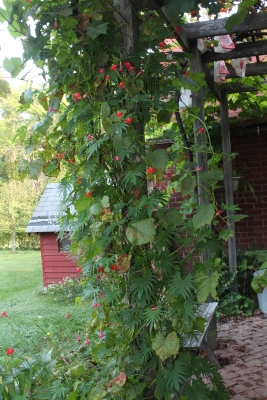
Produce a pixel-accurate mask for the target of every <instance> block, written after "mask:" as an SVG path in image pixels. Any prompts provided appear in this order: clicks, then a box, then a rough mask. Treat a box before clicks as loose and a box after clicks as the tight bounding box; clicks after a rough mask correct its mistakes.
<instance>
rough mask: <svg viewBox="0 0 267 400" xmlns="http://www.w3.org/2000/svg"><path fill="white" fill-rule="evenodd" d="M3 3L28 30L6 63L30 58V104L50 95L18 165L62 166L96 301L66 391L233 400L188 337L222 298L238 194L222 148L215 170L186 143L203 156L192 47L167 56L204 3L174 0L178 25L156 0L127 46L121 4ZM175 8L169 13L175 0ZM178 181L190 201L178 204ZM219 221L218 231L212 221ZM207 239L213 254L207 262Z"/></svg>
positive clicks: (14, 28)
mask: <svg viewBox="0 0 267 400" xmlns="http://www.w3.org/2000/svg"><path fill="white" fill-rule="evenodd" d="M157 3H158V2H157ZM185 3H186V4H185ZM202 3H203V4H202V5H203V7H205V6H206V5H207V4H206V3H205V2H202ZM218 4H219V3H218ZM218 4H217V3H216V2H214V3H213V4H212V6H211V7H210V12H218V10H219V9H220V5H219V6H218ZM4 5H5V9H3V8H2V9H0V15H1V21H4V20H7V21H8V23H9V30H10V33H11V34H12V35H13V36H14V37H18V36H21V37H22V44H23V49H24V53H23V59H22V60H19V59H17V58H16V59H13V60H9V59H6V60H5V61H4V66H5V68H6V69H7V70H8V71H9V72H10V73H11V75H12V76H16V75H17V74H18V73H19V71H20V68H21V65H24V64H25V63H26V62H27V61H28V60H30V59H32V60H34V62H35V64H36V65H37V66H38V67H39V68H40V69H41V70H42V75H43V78H44V79H45V80H46V83H45V84H44V85H43V87H42V88H41V90H40V89H36V88H35V86H34V84H29V87H28V89H27V90H26V91H25V92H24V93H23V95H22V97H21V106H20V109H21V110H22V111H25V110H27V109H28V108H29V107H31V105H32V104H33V103H34V102H39V103H40V104H41V105H42V106H43V108H44V109H45V110H46V111H47V114H46V117H45V118H44V120H43V121H41V122H39V123H37V124H36V125H35V126H34V128H33V130H32V131H31V132H28V130H27V127H26V126H22V127H21V128H20V129H19V131H18V136H20V137H21V138H22V139H24V140H25V146H26V150H27V153H28V157H27V158H25V159H24V160H22V161H21V164H20V172H21V175H22V176H24V175H26V174H30V176H31V177H32V178H35V177H37V176H38V175H39V174H40V172H41V171H43V172H44V173H45V174H46V175H48V176H51V177H56V176H58V174H62V175H64V176H63V179H62V180H61V185H60V187H61V191H62V193H63V195H64V202H63V204H62V210H63V212H62V217H61V227H62V228H61V229H62V232H64V231H68V232H70V236H71V241H72V252H73V254H74V255H76V256H77V257H78V259H79V265H80V268H82V271H83V275H82V278H81V284H82V285H83V289H84V290H83V295H82V296H81V297H79V298H78V299H77V302H78V303H79V302H80V301H83V299H86V300H87V301H89V304H91V306H89V307H90V332H88V336H87V345H88V348H87V350H86V352H85V353H84V358H83V359H82V361H81V362H80V364H79V365H76V366H73V364H71V365H72V367H73V368H76V369H75V371H76V372H75V371H74V370H72V372H71V373H70V366H69V365H68V362H69V363H73V358H72V361H70V360H67V361H66V364H64V368H65V370H64V371H63V372H62V369H61V373H60V375H57V379H58V380H59V381H60V384H61V387H64V385H65V387H67V388H69V391H68V397H67V398H68V399H69V400H73V399H74V400H75V399H125V400H126V399H127V400H129V399H159V400H160V399H166V400H167V399H178V398H180V399H190V400H192V399H199V400H200V399H215V398H216V399H224V400H225V399H227V398H228V394H227V391H226V389H225V388H224V385H223V381H222V379H221V377H220V375H219V373H218V372H217V371H216V369H215V367H214V366H213V365H211V364H210V363H209V362H208V361H207V360H206V359H203V358H199V357H197V356H194V355H193V354H191V353H190V352H189V351H188V350H187V349H186V348H185V347H184V344H185V337H186V336H188V335H189V336H192V335H194V334H195V333H196V332H201V331H203V329H204V322H205V321H204V320H203V318H202V317H201V316H200V315H199V313H198V305H199V304H201V303H203V302H205V301H206V300H207V298H208V296H212V297H213V298H214V299H216V286H217V283H218V278H219V272H220V259H219V258H218V257H216V251H218V250H219V249H221V247H222V240H226V239H227V238H228V237H229V235H231V234H232V232H231V231H230V230H229V229H227V225H226V226H225V224H224V223H223V219H222V213H223V211H224V210H226V208H227V205H224V204H222V205H218V204H217V203H216V199H215V196H214V189H216V188H217V187H219V185H220V181H221V180H222V179H223V173H222V171H221V169H220V168H219V167H218V165H219V163H220V161H221V159H222V157H221V155H220V154H219V155H218V154H215V153H214V152H213V149H212V146H211V143H209V144H208V145H207V146H206V147H205V151H207V152H208V154H209V159H210V162H209V170H208V171H203V169H202V168H201V167H200V166H199V165H198V164H196V162H195V161H194V157H193V161H192V160H189V159H188V151H189V148H188V147H187V145H188V143H190V144H191V148H190V152H191V153H192V154H193V155H194V154H195V152H196V151H198V150H199V149H197V148H196V146H195V145H194V144H193V142H192V137H193V129H192V121H193V119H194V118H195V115H197V112H198V110H195V109H192V108H191V109H190V112H188V113H184V117H183V119H184V124H185V126H186V129H187V132H188V134H187V138H188V143H185V141H184V140H183V139H182V138H181V136H180V131H179V129H178V126H177V124H176V122H175V121H174V119H173V117H172V116H173V114H174V113H175V112H179V104H178V103H177V94H179V92H180V91H181V90H182V89H190V90H192V92H193V93H194V92H197V91H198V90H199V88H201V87H202V86H204V85H205V81H204V76H203V74H202V73H191V72H190V69H189V67H188V63H187V60H185V58H187V56H185V54H184V53H176V58H175V61H173V60H172V58H171V57H168V58H166V53H167V54H170V53H171V51H172V49H173V48H174V47H176V48H177V47H178V43H177V41H176V35H177V32H180V26H182V24H183V23H184V18H183V14H184V12H189V11H190V10H191V9H192V8H193V7H194V6H195V3H194V2H193V1H192V2H191V1H190V2H188V4H187V2H184V3H183V4H179V6H178V5H177V4H176V5H175V7H176V8H175V10H176V15H180V16H179V17H178V18H177V19H176V20H175V23H174V25H173V26H170V25H169V24H166V23H165V21H164V18H163V17H164V16H163V15H162V13H160V12H159V11H157V10H150V11H149V10H145V11H141V12H139V23H140V27H139V28H140V35H139V38H138V39H137V43H136V46H135V47H136V48H135V49H133V51H132V52H129V53H124V52H123V46H124V36H123V31H122V25H123V24H122V23H121V22H118V17H120V18H123V16H122V15H121V12H120V10H119V8H118V7H117V5H116V2H114V4H113V2H111V1H101V0H92V1H89V2H88V1H82V0H80V1H72V2H64V1H58V2H57V1H54V0H51V1H50V2H40V1H39V0H31V1H28V0H26V1H24V0H15V1H14V2H12V3H11V2H8V1H4ZM166 7H167V6H166ZM168 7H169V9H167V11H168V12H169V13H170V11H171V10H172V7H174V2H173V1H169V3H168ZM177 7H178V9H177ZM135 10H136V12H137V9H135ZM166 39H168V40H166ZM188 57H189V56H188ZM178 97H179V96H178ZM200 129H202V130H204V129H206V126H205V123H204V121H203V127H202V128H200ZM146 131H149V133H150V137H151V134H152V135H153V132H155V133H156V132H160V133H161V135H162V136H163V137H172V138H174V145H173V146H172V147H171V148H169V149H167V150H166V149H164V148H161V147H160V146H158V145H157V142H156V141H152V142H151V141H148V142H146ZM190 135H191V136H190ZM203 146H204V145H203ZM203 149H204V147H203V148H202V149H200V150H201V151H203ZM62 175H61V176H62ZM197 175H198V176H200V177H201V182H203V184H204V183H205V184H207V183H208V184H209V185H210V193H209V196H210V203H209V204H208V205H201V206H198V202H197V196H196V185H197V179H196V177H197ZM148 187H149V191H148V189H147V188H148ZM205 187H206V186H205ZM178 192H179V193H181V198H180V207H179V208H178V207H177V205H176V207H172V206H170V204H171V201H172V198H173V196H174V193H178ZM220 221H221V222H222V229H221V231H220V233H217V234H214V231H212V230H211V229H210V225H211V224H213V225H214V226H215V227H216V225H217V224H219V223H220ZM205 249H209V251H211V257H210V258H209V259H208V261H207V262H206V263H202V262H201V259H200V257H199V255H200V254H201V252H202V251H203V250H205ZM197 256H198V257H197ZM62 368H63V367H62ZM203 378H208V380H209V381H210V384H209V385H207V384H206V383H205V382H204V381H203ZM39 390H41V389H40V388H39V387H38V385H36V383H35V385H34V390H33V393H32V394H31V395H32V398H40V397H38V391H39ZM47 390H48V392H49V389H47ZM64 393H65V392H64ZM35 396H36V397H35ZM64 396H66V394H64ZM4 398H5V397H4ZM42 398H46V397H42ZM47 398H48V397H47ZM49 398H51V397H49ZM65 398H66V397H65Z"/></svg>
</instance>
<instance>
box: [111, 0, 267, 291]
mask: <svg viewBox="0 0 267 400" xmlns="http://www.w3.org/2000/svg"><path fill="white" fill-rule="evenodd" d="M152 2H153V1H152ZM115 3H116V5H117V6H118V8H119V11H120V15H117V16H116V18H117V19H118V20H119V22H120V23H122V24H123V36H124V52H125V53H129V52H130V51H132V50H134V48H135V43H136V41H137V38H138V28H137V27H138V16H137V15H138V13H137V7H138V8H140V7H141V6H142V4H143V2H142V1H137V0H134V1H133V0H132V1H131V0H116V2H115ZM150 3H151V2H150ZM153 3H155V2H153ZM156 3H157V4H158V3H159V2H158V1H157V2H156ZM160 3H161V7H158V8H160V9H159V11H158V12H159V13H160V14H161V15H162V16H163V17H164V19H165V21H166V23H167V24H168V25H169V26H170V27H171V26H172V22H171V21H170V19H169V18H168V15H167V14H166V12H165V8H164V7H162V6H164V5H165V4H166V3H167V1H166V0H165V1H163V2H160ZM227 20H228V18H223V19H217V20H208V21H204V22H203V21H202V22H194V23H187V24H184V25H183V26H182V27H181V29H180V32H178V33H177V36H178V38H177V40H178V42H179V44H180V46H181V47H182V49H183V51H184V52H187V53H191V54H192V55H193V56H194V58H193V60H191V61H190V69H191V71H192V72H204V74H205V79H206V83H207V85H208V86H209V88H210V90H211V91H212V93H213V94H214V96H215V98H216V99H217V100H218V101H219V102H220V110H221V136H222V149H223V154H224V186H225V198H226V203H227V204H228V205H230V206H231V205H233V204H234V200H233V183H232V161H231V158H230V155H231V142H230V125H229V117H228V100H227V95H228V94H229V93H238V92H239V93H241V92H247V91H253V90H254V88H252V87H248V86H244V85H243V86H242V85H227V83H226V84H223V85H221V86H219V85H218V84H217V83H215V82H214V77H213V72H212V71H211V70H210V68H209V67H208V66H207V64H209V63H211V62H214V61H219V60H228V59H235V58H242V57H245V58H247V57H256V60H257V62H256V63H253V65H251V64H248V65H247V66H246V77H247V76H256V75H266V74H267V63H265V62H261V61H260V57H259V56H260V55H265V54H267V40H265V36H267V33H265V32H264V29H267V16H266V14H260V13H255V14H251V15H248V16H247V18H246V19H245V20H244V21H243V22H242V23H241V24H239V25H236V26H235V27H234V28H233V30H232V32H231V35H233V36H234V37H235V38H236V39H237V40H238V37H239V36H240V35H242V37H243V38H244V37H245V38H246V39H247V42H245V43H237V44H236V45H235V49H233V50H231V51H229V52H227V53H215V52H214V51H207V52H205V53H204V54H200V52H199V50H198V47H197V39H201V38H202V39H204V38H212V37H214V36H221V35H226V34H228V33H229V32H228V31H227V30H226V29H225V25H226V22H227ZM173 28H174V27H173ZM248 39H249V40H248ZM172 56H173V57H175V52H174V53H172ZM179 56H181V53H179ZM228 69H229V72H230V73H229V74H228V75H227V76H226V79H229V78H231V79H233V78H238V76H237V75H236V73H235V71H234V69H233V68H231V67H229V68H228ZM192 106H193V107H196V108H198V109H199V110H200V111H199V114H198V117H199V118H197V119H195V122H194V132H195V133H197V134H195V143H196V144H197V145H199V146H200V145H202V144H203V143H206V132H205V131H204V132H202V129H201V130H199V129H198V128H200V127H201V121H204V95H203V90H202V89H200V90H199V91H198V92H197V93H195V94H194V96H193V99H192ZM196 157H197V163H198V165H199V166H200V167H203V168H204V170H207V169H208V159H207V153H206V152H199V153H197V156H196ZM198 188H199V192H198V194H199V203H200V204H207V203H208V202H209V199H208V197H207V196H205V187H203V183H202V184H201V185H198ZM232 215H233V212H232V211H230V210H227V219H228V221H229V225H228V226H229V229H233V232H234V234H233V236H232V237H230V238H229V239H228V253H229V267H230V271H236V266H237V261H236V239H235V224H234V221H233V220H231V217H232ZM208 256H209V255H208V254H203V261H205V260H206V259H207V257H208ZM235 289H237V282H236V283H235Z"/></svg>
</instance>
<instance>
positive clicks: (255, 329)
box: [214, 315, 267, 400]
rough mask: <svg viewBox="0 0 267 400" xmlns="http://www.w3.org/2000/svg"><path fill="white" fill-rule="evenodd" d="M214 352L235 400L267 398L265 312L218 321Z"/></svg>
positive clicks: (261, 399) (266, 326)
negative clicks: (217, 346) (223, 321)
mask: <svg viewBox="0 0 267 400" xmlns="http://www.w3.org/2000/svg"><path fill="white" fill-rule="evenodd" d="M218 342H219V349H218V350H216V351H215V352H214V354H216V356H217V357H218V360H219V362H220V363H221V365H223V364H224V363H225V365H224V366H223V368H222V369H220V370H219V372H220V373H221V375H222V377H223V379H224V381H225V384H226V386H227V387H228V388H229V391H230V393H231V399H232V400H246V399H247V400H252V399H253V400H254V399H260V400H267V368H266V365H267V318H266V317H264V316H263V315H257V316H253V317H248V318H245V319H243V320H231V321H228V322H226V323H221V324H218Z"/></svg>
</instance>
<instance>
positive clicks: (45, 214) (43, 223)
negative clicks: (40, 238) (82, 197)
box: [25, 183, 62, 233]
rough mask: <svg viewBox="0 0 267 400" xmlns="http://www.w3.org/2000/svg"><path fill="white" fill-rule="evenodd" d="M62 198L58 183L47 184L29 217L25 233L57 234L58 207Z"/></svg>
mask: <svg viewBox="0 0 267 400" xmlns="http://www.w3.org/2000/svg"><path fill="white" fill-rule="evenodd" d="M61 199H62V196H61V194H60V192H59V184H58V183H49V184H48V185H47V186H46V188H45V191H44V193H43V195H42V197H41V199H40V201H39V203H38V205H37V207H36V209H35V211H34V213H33V215H32V217H31V220H30V222H29V224H28V226H27V228H26V231H25V232H27V233H32V232H58V231H59V224H58V221H57V217H58V215H59V205H60V201H61Z"/></svg>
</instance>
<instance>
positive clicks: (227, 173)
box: [220, 88, 237, 292]
mask: <svg viewBox="0 0 267 400" xmlns="http://www.w3.org/2000/svg"><path fill="white" fill-rule="evenodd" d="M220 108H221V133H222V149H223V163H224V187H225V201H226V204H227V205H229V206H232V205H234V194H233V180H232V176H233V173H232V160H231V159H230V156H231V141H230V124H229V116H228V103H227V92H226V89H225V88H223V89H221V103H220ZM233 214H234V213H233V211H230V210H227V217H228V218H229V217H230V218H229V219H228V228H229V229H233V237H230V238H229V239H228V252H229V267H230V271H231V272H236V271H237V268H236V267H237V265H236V264H237V261H236V239H235V223H234V222H233V221H232V220H231V216H232V215H233ZM232 290H233V291H234V292H237V277H236V278H235V281H234V282H233V285H232Z"/></svg>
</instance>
